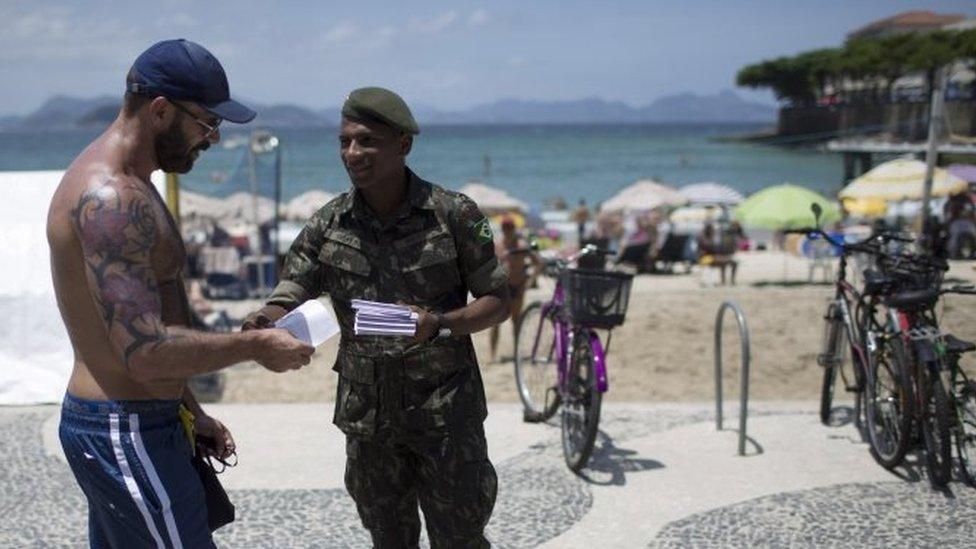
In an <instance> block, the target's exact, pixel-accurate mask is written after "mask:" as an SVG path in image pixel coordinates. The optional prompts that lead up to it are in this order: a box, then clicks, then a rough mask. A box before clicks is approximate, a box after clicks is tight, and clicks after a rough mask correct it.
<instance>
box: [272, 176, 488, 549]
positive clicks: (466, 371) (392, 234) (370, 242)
mask: <svg viewBox="0 0 976 549" xmlns="http://www.w3.org/2000/svg"><path fill="white" fill-rule="evenodd" d="M408 180H409V184H408V191H407V199H406V200H405V201H404V204H403V205H402V206H401V207H400V209H399V210H398V211H397V212H396V214H395V215H394V216H393V218H392V219H391V220H390V221H389V222H387V223H381V222H380V221H379V220H377V219H376V218H375V217H374V216H373V215H372V214H371V213H370V212H369V210H368V208H367V207H366V205H365V203H364V202H363V200H362V198H361V197H360V196H359V194H358V193H357V192H355V191H351V192H347V193H343V194H342V195H340V196H338V197H337V198H336V199H334V200H333V201H331V202H329V203H328V204H327V205H326V206H325V207H323V208H322V209H321V210H319V212H318V213H316V214H315V215H314V216H313V217H312V218H311V219H310V220H309V222H308V225H306V227H305V228H304V229H303V230H302V232H301V234H300V235H299V236H298V238H297V239H296V241H295V243H294V244H292V247H291V250H290V251H289V253H288V257H287V259H286V262H285V268H284V272H283V274H282V281H281V283H280V284H279V285H278V287H277V288H276V289H275V291H274V293H273V294H272V296H271V298H270V299H269V300H268V303H270V304H275V305H281V306H283V307H285V308H286V309H292V308H294V307H295V306H297V305H299V304H301V303H302V302H303V301H305V300H306V299H311V298H315V297H318V296H319V295H320V294H322V293H328V294H329V296H330V298H331V300H332V305H333V307H334V309H335V312H336V318H337V320H338V321H339V325H340V326H341V328H342V336H341V341H340V343H339V354H338V358H337V360H336V364H335V366H334V368H333V369H334V370H336V371H337V372H338V373H339V385H338V390H337V396H336V403H335V419H334V422H335V424H336V425H337V426H338V427H339V428H340V429H341V430H342V431H343V432H345V433H346V435H347V446H346V455H347V464H346V477H345V479H346V488H347V489H348V491H349V493H350V495H351V496H352V497H353V499H354V500H355V501H356V506H357V508H358V510H359V516H360V518H361V519H362V521H363V525H364V526H365V527H366V528H367V529H369V531H370V533H371V535H372V536H373V542H374V544H375V545H376V546H377V547H416V546H417V543H418V539H419V535H420V520H419V515H418V513H417V504H418V502H419V504H420V507H421V508H422V509H423V511H424V516H425V518H426V522H427V528H428V534H429V537H430V540H431V545H432V546H433V547H435V548H436V547H486V546H488V542H487V540H486V539H485V538H484V535H483V531H484V527H485V524H487V522H488V518H489V517H490V516H491V511H492V508H493V506H494V502H495V493H496V489H497V480H496V476H495V470H494V468H493V467H492V465H491V462H489V461H488V456H487V447H486V443H485V436H484V430H483V427H482V422H483V421H484V418H485V416H486V415H487V408H486V406H485V394H484V387H483V385H482V380H481V373H480V372H479V370H478V364H477V360H476V358H475V353H474V347H473V346H472V344H471V338H470V337H469V336H457V337H451V338H443V339H436V340H433V341H430V342H425V343H420V344H415V343H413V342H412V340H411V339H410V338H404V337H377V336H356V335H355V334H354V331H353V325H354V316H355V314H354V311H353V310H352V308H351V306H350V300H351V299H353V298H365V299H372V300H377V301H384V302H403V303H407V304H414V305H419V306H421V307H423V308H426V309H427V310H430V311H434V312H447V311H451V310H454V309H458V308H461V307H463V306H465V304H466V303H467V295H468V292H469V291H470V292H471V294H473V295H474V296H475V297H480V296H483V295H486V294H489V293H494V292H495V291H497V290H499V289H501V288H504V285H505V283H506V281H507V277H506V275H505V272H504V271H503V269H502V267H501V266H500V265H499V263H498V261H497V259H496V258H495V252H494V244H493V243H492V239H491V231H490V229H489V228H488V224H487V220H486V219H485V216H484V215H483V214H482V213H481V212H480V211H479V210H478V207H477V206H476V205H475V204H474V202H472V201H471V200H470V199H469V198H467V197H466V196H464V195H462V194H458V193H455V192H451V191H447V190H444V189H442V188H440V187H437V186H435V185H432V184H430V183H428V182H426V181H423V180H421V179H420V178H418V177H417V176H416V175H414V174H413V173H412V172H410V171H409V170H408Z"/></svg>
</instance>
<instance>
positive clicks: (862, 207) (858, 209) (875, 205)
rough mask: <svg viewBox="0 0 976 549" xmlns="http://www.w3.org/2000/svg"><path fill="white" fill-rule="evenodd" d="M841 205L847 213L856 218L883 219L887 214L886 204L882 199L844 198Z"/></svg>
mask: <svg viewBox="0 0 976 549" xmlns="http://www.w3.org/2000/svg"><path fill="white" fill-rule="evenodd" d="M841 204H843V205H844V209H845V210H847V213H849V214H851V215H853V216H856V217H870V218H875V217H884V215H885V213H887V212H888V202H886V201H885V199H883V198H876V197H869V198H844V199H841Z"/></svg>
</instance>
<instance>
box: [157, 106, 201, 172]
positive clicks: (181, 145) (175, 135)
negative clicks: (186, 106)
mask: <svg viewBox="0 0 976 549" xmlns="http://www.w3.org/2000/svg"><path fill="white" fill-rule="evenodd" d="M181 119H182V117H181V116H178V117H174V118H173V123H172V124H170V126H169V129H167V130H166V132H165V133H163V134H161V135H160V136H159V137H157V138H156V144H155V148H156V159H157V160H158V161H159V168H160V169H161V170H163V171H164V172H168V173H187V172H189V171H190V169H191V168H193V162H194V160H195V159H194V158H193V152H194V151H197V150H199V151H205V150H207V149H209V148H210V140H209V139H204V140H203V141H202V142H200V143H199V144H197V145H196V146H193V147H191V145H190V142H189V140H188V139H186V138H185V137H184V136H183V132H182V131H181V130H180V121H181Z"/></svg>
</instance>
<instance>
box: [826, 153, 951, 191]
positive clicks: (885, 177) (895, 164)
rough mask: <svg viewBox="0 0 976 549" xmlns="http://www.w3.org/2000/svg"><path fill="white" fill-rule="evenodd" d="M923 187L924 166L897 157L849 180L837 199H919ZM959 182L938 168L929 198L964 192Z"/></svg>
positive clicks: (922, 163)
mask: <svg viewBox="0 0 976 549" xmlns="http://www.w3.org/2000/svg"><path fill="white" fill-rule="evenodd" d="M924 185H925V163H924V162H922V161H920V160H915V159H911V158H897V159H895V160H891V161H889V162H885V163H884V164H879V165H878V166H876V167H875V168H874V169H872V170H870V171H869V172H868V173H866V174H864V175H862V176H861V177H858V178H857V179H854V180H852V181H851V182H850V183H849V184H848V185H847V186H846V187H844V189H843V190H841V191H840V195H839V196H840V198H841V200H845V201H846V200H847V199H875V200H877V199H881V200H887V201H897V200H920V199H921V198H922V192H923V188H924ZM967 188H968V184H967V183H966V181H964V180H963V179H961V178H959V177H957V176H955V175H953V174H951V173H949V172H948V171H946V170H944V169H942V168H936V169H935V173H934V174H933V176H932V196H934V197H938V196H948V195H950V194H956V193H960V192H963V191H965V190H966V189H967Z"/></svg>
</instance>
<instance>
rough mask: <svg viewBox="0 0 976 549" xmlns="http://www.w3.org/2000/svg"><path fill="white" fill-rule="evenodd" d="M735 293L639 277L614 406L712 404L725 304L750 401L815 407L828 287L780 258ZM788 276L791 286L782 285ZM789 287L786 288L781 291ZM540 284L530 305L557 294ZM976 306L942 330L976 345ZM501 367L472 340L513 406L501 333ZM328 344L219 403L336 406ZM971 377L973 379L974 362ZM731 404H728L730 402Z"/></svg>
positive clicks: (494, 397) (952, 309)
mask: <svg viewBox="0 0 976 549" xmlns="http://www.w3.org/2000/svg"><path fill="white" fill-rule="evenodd" d="M737 258H738V259H739V261H740V265H739V277H738V285H737V286H715V285H714V282H715V280H716V279H717V276H716V273H714V272H704V273H703V272H701V271H700V270H699V268H697V267H696V268H695V269H694V270H693V271H692V273H691V274H688V275H685V274H676V275H641V276H638V277H636V278H635V280H634V286H633V291H632V295H631V301H630V309H629V312H628V316H627V321H626V323H625V324H624V325H623V326H621V327H620V328H618V329H616V330H614V333H613V339H612V343H611V348H610V354H609V361H608V365H609V375H610V392H609V394H608V395H607V397H606V398H607V399H608V400H610V401H619V402H626V401H661V402H669V401H702V400H708V399H711V398H713V395H714V373H713V372H714V354H713V353H714V351H713V337H714V329H715V316H716V313H717V311H718V308H719V306H720V305H721V304H722V302H724V301H726V300H734V301H736V302H737V303H738V304H739V305H740V307H741V308H742V310H743V311H744V312H745V315H746V320H747V323H748V325H749V331H750V337H751V355H752V363H751V377H752V380H751V385H750V394H751V397H752V398H755V399H761V400H772V399H777V400H783V399H787V400H792V399H798V400H811V399H816V398H817V397H818V395H819V388H820V379H821V370H820V368H819V367H818V366H817V364H816V354H817V352H818V348H819V345H820V339H821V337H822V334H821V329H822V328H821V326H822V323H821V315H822V314H823V311H824V307H825V303H826V301H827V300H828V299H829V298H830V297H831V296H832V295H833V289H832V286H831V285H829V284H826V283H824V282H822V276H821V273H820V272H817V273H815V283H813V284H809V283H807V277H808V265H809V264H808V262H807V261H806V260H805V259H802V258H798V257H795V256H786V255H783V254H781V253H777V252H754V253H742V254H739V255H737ZM784 273H785V277H784ZM948 279H949V280H956V281H960V282H961V281H968V282H974V281H976V270H974V264H973V263H972V262H955V263H953V265H952V269H951V270H950V272H949V273H948ZM784 282H785V284H784ZM551 287H552V283H551V281H544V282H543V283H542V284H541V287H540V288H539V289H537V290H532V291H530V293H529V295H528V297H527V302H529V301H531V300H533V299H544V298H545V297H547V296H548V292H549V291H551ZM974 299H976V298H972V297H967V296H949V298H948V299H946V300H944V301H943V303H942V304H941V305H940V311H941V323H942V326H943V327H944V329H946V330H948V331H950V332H952V333H954V334H955V335H957V336H958V337H961V338H963V339H967V340H971V341H974V340H976V315H973V314H972V313H973V311H974V310H976V309H974V305H976V302H974V301H973V300H974ZM256 303H257V302H222V303H220V304H219V305H218V306H227V308H228V311H229V313H230V314H231V315H232V316H242V315H243V314H244V313H245V312H246V311H247V310H249V309H250V308H251V307H253V306H254V305H255V304H256ZM724 325H725V330H724V335H723V339H724V341H725V342H726V344H725V353H724V363H725V376H724V377H725V380H726V385H725V386H726V391H727V392H728V393H727V394H728V395H736V394H738V384H739V381H738V379H739V378H738V374H739V357H740V355H739V353H740V346H739V341H738V334H737V328H736V325H735V321H734V319H733V317H732V315H731V314H728V313H727V314H726V318H725V323H724ZM502 330H503V331H502V339H501V344H500V351H499V354H500V355H501V361H499V362H496V363H487V357H488V333H487V332H482V333H479V334H476V335H475V336H474V343H475V347H476V349H477V353H478V357H479V361H480V363H481V371H482V374H483V377H484V381H485V390H486V392H487V396H488V400H490V401H495V402H515V401H517V399H518V396H517V395H516V392H515V381H514V377H513V367H512V361H511V354H512V350H511V349H512V340H511V328H510V326H509V325H508V324H507V323H506V324H505V325H503V328H502ZM337 339H338V338H336V339H335V340H332V341H330V342H327V343H326V344H324V345H322V346H321V347H320V348H319V349H318V350H317V352H316V354H315V357H314V359H313V362H312V363H311V364H310V365H309V366H307V367H305V368H303V369H302V370H300V371H298V372H293V373H288V374H273V373H270V372H267V371H265V370H264V369H263V368H261V367H259V366H257V365H256V364H253V363H251V364H242V365H239V366H236V367H234V368H232V369H230V370H228V371H227V376H226V381H227V384H226V390H225V394H224V398H223V402H232V403H244V402H251V403H258V402H261V403H267V402H328V401H332V400H333V399H334V394H335V382H336V374H335V373H334V372H333V371H332V370H331V367H332V364H333V362H334V360H335V353H336V349H337V341H336V340H337ZM965 367H966V368H967V370H976V360H973V359H972V358H969V359H968V363H966V364H965ZM727 398H728V396H727Z"/></svg>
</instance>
